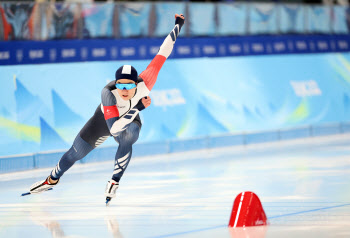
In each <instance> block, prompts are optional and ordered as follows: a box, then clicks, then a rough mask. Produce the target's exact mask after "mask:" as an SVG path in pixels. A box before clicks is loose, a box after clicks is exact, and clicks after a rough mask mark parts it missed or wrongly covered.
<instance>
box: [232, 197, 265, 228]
mask: <svg viewBox="0 0 350 238" xmlns="http://www.w3.org/2000/svg"><path fill="white" fill-rule="evenodd" d="M264 225H268V221H267V217H266V214H265V211H264V209H263V207H262V205H261V202H260V199H259V198H258V196H257V195H256V194H255V193H253V192H242V193H240V194H238V196H237V197H236V199H235V201H234V202H233V207H232V213H231V218H230V222H229V224H228V226H229V227H246V226H264Z"/></svg>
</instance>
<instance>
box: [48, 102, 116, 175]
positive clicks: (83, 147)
mask: <svg viewBox="0 0 350 238" xmlns="http://www.w3.org/2000/svg"><path fill="white" fill-rule="evenodd" d="M110 136H111V134H110V132H109V129H108V127H107V124H106V121H105V119H104V116H103V113H102V111H101V108H100V107H97V109H96V111H95V114H94V115H93V116H92V117H91V118H90V120H89V121H88V122H87V123H86V124H85V125H84V127H83V128H82V129H81V130H80V132H79V134H78V135H77V137H76V138H75V140H74V142H73V145H72V147H71V148H70V149H69V150H68V151H67V152H66V153H65V154H64V155H63V157H62V158H61V159H60V161H59V162H58V164H57V165H56V167H55V168H54V169H53V170H52V172H51V175H50V177H51V178H52V179H53V180H56V179H59V178H60V177H61V176H62V175H63V173H64V172H66V171H67V170H68V169H69V168H70V167H72V166H73V164H74V163H75V162H76V161H78V160H80V159H82V158H84V157H85V156H86V155H87V154H88V153H89V152H90V151H92V150H93V149H94V148H96V147H97V146H99V145H101V144H102V143H103V142H104V141H105V140H106V139H107V138H108V137H110Z"/></svg>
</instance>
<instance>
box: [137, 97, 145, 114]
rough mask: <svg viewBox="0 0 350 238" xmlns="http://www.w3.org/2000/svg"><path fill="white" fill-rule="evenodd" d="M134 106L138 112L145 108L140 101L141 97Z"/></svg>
mask: <svg viewBox="0 0 350 238" xmlns="http://www.w3.org/2000/svg"><path fill="white" fill-rule="evenodd" d="M146 99H147V97H146ZM135 107H136V108H137V110H139V111H140V112H141V111H142V110H143V109H145V106H144V105H143V103H142V98H141V99H140V101H139V102H138V103H137V104H136V106H135Z"/></svg>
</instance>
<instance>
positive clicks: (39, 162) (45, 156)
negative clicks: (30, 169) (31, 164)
mask: <svg viewBox="0 0 350 238" xmlns="http://www.w3.org/2000/svg"><path fill="white" fill-rule="evenodd" d="M64 153H65V152H52V153H38V154H35V155H34V161H35V168H47V167H53V166H56V164H57V163H58V161H59V160H60V159H61V157H62V156H63V154H64Z"/></svg>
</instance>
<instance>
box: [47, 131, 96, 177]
mask: <svg viewBox="0 0 350 238" xmlns="http://www.w3.org/2000/svg"><path fill="white" fill-rule="evenodd" d="M93 149H94V147H92V146H91V145H90V144H89V143H87V142H86V141H84V140H83V139H82V138H81V137H80V134H78V135H77V137H76V138H75V140H74V142H73V145H72V147H71V148H70V149H69V150H68V151H67V152H66V153H65V154H64V155H63V156H62V158H61V159H60V161H59V162H58V164H57V165H56V167H55V168H54V169H53V170H52V171H51V175H50V176H51V179H53V180H57V179H59V178H60V177H61V176H62V175H63V174H64V172H66V171H67V170H68V169H69V168H70V167H72V166H73V164H74V163H75V162H76V161H78V160H81V159H82V158H84V157H85V156H86V155H87V154H88V153H89V152H90V151H92V150H93Z"/></svg>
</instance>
